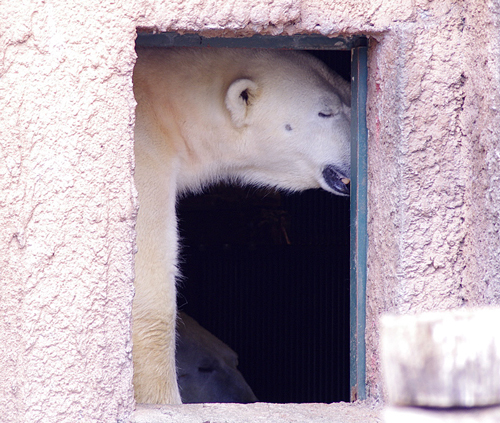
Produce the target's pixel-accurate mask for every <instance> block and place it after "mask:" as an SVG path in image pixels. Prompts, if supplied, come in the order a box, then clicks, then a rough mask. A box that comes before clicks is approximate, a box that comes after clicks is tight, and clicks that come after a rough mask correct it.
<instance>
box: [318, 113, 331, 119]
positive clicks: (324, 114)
mask: <svg viewBox="0 0 500 423" xmlns="http://www.w3.org/2000/svg"><path fill="white" fill-rule="evenodd" d="M318 116H319V117H321V118H329V117H332V116H333V113H332V112H319V113H318Z"/></svg>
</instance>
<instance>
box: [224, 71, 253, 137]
mask: <svg viewBox="0 0 500 423" xmlns="http://www.w3.org/2000/svg"><path fill="white" fill-rule="evenodd" d="M256 90H257V84H256V83H255V82H253V81H251V80H250V79H237V80H236V81H234V82H233V83H232V84H231V85H230V86H229V88H228V90H227V93H226V107H227V109H228V110H229V113H230V114H231V120H232V121H233V123H234V125H235V126H236V127H237V128H241V127H242V126H243V125H245V123H247V112H248V109H249V107H250V105H251V101H252V97H254V96H255V92H256Z"/></svg>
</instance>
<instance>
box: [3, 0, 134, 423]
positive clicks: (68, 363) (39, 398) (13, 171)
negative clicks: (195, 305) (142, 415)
mask: <svg viewBox="0 0 500 423" xmlns="http://www.w3.org/2000/svg"><path fill="white" fill-rule="evenodd" d="M106 3H107V2H100V1H91V0H85V1H81V2H79V1H65V0H64V1H62V0H61V1H52V2H51V1H47V2H45V1H31V0H27V1H8V2H2V3H1V6H0V110H1V113H0V128H1V129H0V134H1V137H0V227H1V230H0V237H1V238H0V239H1V242H0V284H1V292H0V298H1V299H0V310H1V311H0V315H1V319H0V368H1V374H2V377H1V378H0V414H1V417H0V420H1V421H3V422H55V421H57V422H77V421H85V422H94V421H95V422H105V421H115V422H116V421H120V419H127V418H128V415H129V414H130V412H131V409H132V407H133V395H132V388H131V377H132V373H131V372H132V366H131V360H130V354H131V344H130V314H131V307H130V304H131V300H132V295H133V286H132V281H133V248H134V244H133V238H134V232H133V230H134V214H135V191H134V187H133V183H132V165H133V142H132V141H133V140H132V138H133V136H132V124H133V120H132V116H133V110H134V105H135V103H134V99H133V95H132V87H131V72H132V69H133V64H134V38H135V25H134V24H133V20H132V19H130V18H127V16H131V15H130V14H129V13H128V11H127V10H124V9H123V8H122V7H121V6H117V4H116V3H115V4H114V5H106Z"/></svg>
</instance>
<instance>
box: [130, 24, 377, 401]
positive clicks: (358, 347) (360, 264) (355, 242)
mask: <svg viewBox="0 0 500 423" xmlns="http://www.w3.org/2000/svg"><path fill="white" fill-rule="evenodd" d="M136 45H138V46H154V47H244V48H257V47H258V48H284V49H295V50H351V200H350V201H351V203H350V226H351V229H350V231H351V233H350V244H351V245H350V250H351V251H350V304H349V310H350V392H351V401H356V400H363V399H366V345H365V326H366V274H367V248H368V232H367V214H368V213H367V212H368V210H367V191H368V180H367V140H368V131H367V127H366V97H367V77H368V66H367V62H368V40H367V38H365V37H363V36H351V37H334V38H328V37H326V36H322V35H314V34H313V35H307V34H304V35H293V36H269V35H254V36H252V37H241V38H222V37H214V38H207V37H203V36H201V35H198V34H183V35H181V34H177V33H139V34H138V36H137V40H136Z"/></svg>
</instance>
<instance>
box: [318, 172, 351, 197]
mask: <svg viewBox="0 0 500 423" xmlns="http://www.w3.org/2000/svg"><path fill="white" fill-rule="evenodd" d="M323 179H324V180H325V182H326V183H327V185H328V186H329V187H330V188H331V189H332V190H333V191H334V192H335V193H336V194H338V195H349V194H350V192H351V188H350V186H351V179H350V178H349V176H348V175H347V174H346V172H343V171H341V170H340V169H339V168H337V167H336V166H334V165H327V166H325V168H324V169H323Z"/></svg>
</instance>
